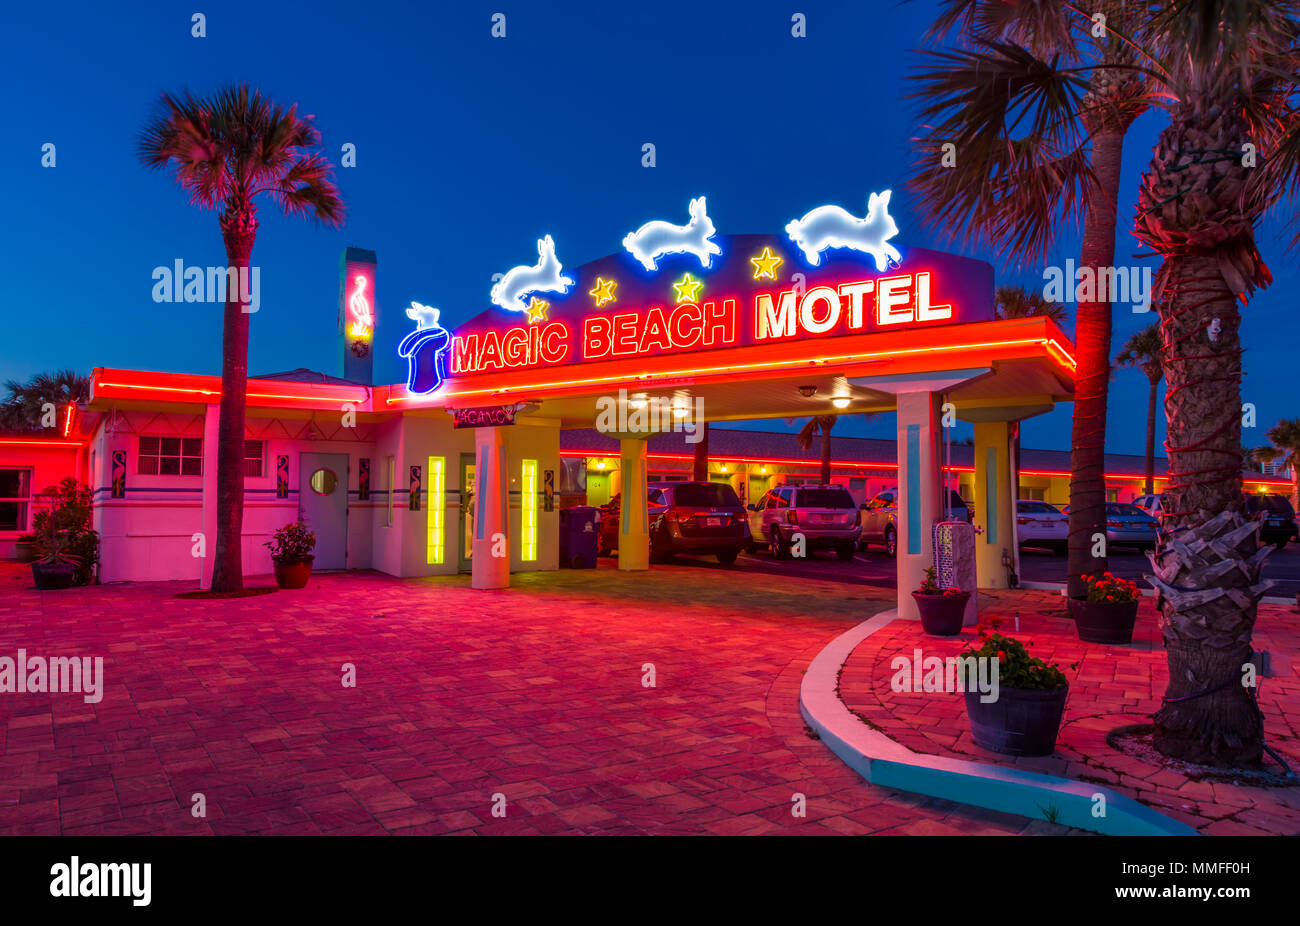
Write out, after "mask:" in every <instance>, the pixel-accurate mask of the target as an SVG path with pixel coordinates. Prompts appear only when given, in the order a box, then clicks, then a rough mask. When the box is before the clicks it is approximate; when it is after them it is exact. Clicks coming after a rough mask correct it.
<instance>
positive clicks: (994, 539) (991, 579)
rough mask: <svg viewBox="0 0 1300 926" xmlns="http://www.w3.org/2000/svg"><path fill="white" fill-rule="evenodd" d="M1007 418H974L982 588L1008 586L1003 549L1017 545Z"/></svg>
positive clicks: (977, 545) (977, 549)
mask: <svg viewBox="0 0 1300 926" xmlns="http://www.w3.org/2000/svg"><path fill="white" fill-rule="evenodd" d="M1010 429H1011V423H1010V422H1008V421H977V422H975V525H976V526H977V527H982V528H983V529H984V533H982V534H976V535H975V570H976V574H977V575H978V576H979V584H980V588H1006V587H1007V567H1006V566H1004V565H1002V553H1003V551H1004V550H1005V551H1006V554H1007V556H1010V557H1012V558H1013V561H1014V556H1015V549H1016V514H1015V499H1014V498H1012V479H1011V453H1010V449H1011V446H1010V437H1011V430H1010Z"/></svg>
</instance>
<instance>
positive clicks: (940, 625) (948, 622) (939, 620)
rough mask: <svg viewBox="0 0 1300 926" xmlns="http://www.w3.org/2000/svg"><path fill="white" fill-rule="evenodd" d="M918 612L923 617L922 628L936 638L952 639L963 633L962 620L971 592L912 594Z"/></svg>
mask: <svg viewBox="0 0 1300 926" xmlns="http://www.w3.org/2000/svg"><path fill="white" fill-rule="evenodd" d="M912 600H913V601H915V602H916V610H917V611H918V612H919V613H920V615H921V627H922V628H924V630H925V632H926V633H928V634H930V635H931V636H935V637H951V636H955V635H956V634H959V633H961V624H962V618H963V617H964V616H965V614H966V602H968V601H970V592H962V593H961V594H960V595H922V594H921V593H920V592H912Z"/></svg>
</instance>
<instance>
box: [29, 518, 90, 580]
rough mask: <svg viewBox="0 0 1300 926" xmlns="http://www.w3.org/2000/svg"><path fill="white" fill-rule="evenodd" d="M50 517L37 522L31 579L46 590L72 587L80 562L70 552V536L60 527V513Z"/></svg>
mask: <svg viewBox="0 0 1300 926" xmlns="http://www.w3.org/2000/svg"><path fill="white" fill-rule="evenodd" d="M42 514H46V512H42ZM48 514H49V515H50V516H49V517H46V518H41V519H38V521H39V533H38V534H37V535H36V545H37V550H38V553H37V558H36V559H35V560H33V562H32V579H34V580H35V582H36V587H37V588H39V589H42V590H44V591H52V590H55V589H62V588H71V587H72V584H73V583H74V582H75V581H76V578H77V567H78V565H79V564H80V562H81V560H80V558H79V557H78V556H76V555H75V554H73V553H71V552H69V551H68V538H67V533H66V532H65V531H64V530H62V529H61V528H60V527H59V522H60V518H59V517H58V512H57V511H52V512H49V513H48Z"/></svg>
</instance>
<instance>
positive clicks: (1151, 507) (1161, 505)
mask: <svg viewBox="0 0 1300 926" xmlns="http://www.w3.org/2000/svg"><path fill="white" fill-rule="evenodd" d="M1133 504H1134V506H1135V507H1137V508H1141V509H1142V510H1143V511H1145V512H1146V513H1147V514H1149V515H1151V517H1153V518H1155V519H1157V520H1159V518H1160V516H1161V515H1162V514H1164V512H1165V496H1164V493H1158V494H1156V495H1139V496H1138V497H1137V498H1135V499H1133Z"/></svg>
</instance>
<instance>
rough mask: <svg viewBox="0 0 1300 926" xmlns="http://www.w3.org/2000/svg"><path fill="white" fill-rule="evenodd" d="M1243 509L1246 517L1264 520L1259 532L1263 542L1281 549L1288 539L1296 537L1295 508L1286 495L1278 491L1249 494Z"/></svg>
mask: <svg viewBox="0 0 1300 926" xmlns="http://www.w3.org/2000/svg"><path fill="white" fill-rule="evenodd" d="M1242 509H1243V513H1244V514H1245V515H1246V517H1248V518H1258V519H1259V520H1261V521H1263V522H1264V526H1263V528H1261V529H1260V532H1259V539H1260V541H1261V542H1263V543H1271V544H1273V545H1274V546H1276V547H1277V548H1278V549H1279V550H1281V549H1284V548H1285V547H1286V545H1287V542H1288V541H1291V540H1294V539H1295V537H1296V522H1295V509H1294V508H1292V507H1291V500H1290V499H1289V498H1287V497H1286V496H1285V495H1278V494H1277V493H1276V492H1267V493H1261V494H1259V495H1247V496H1246V497H1245V499H1244V504H1243V505H1242Z"/></svg>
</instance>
